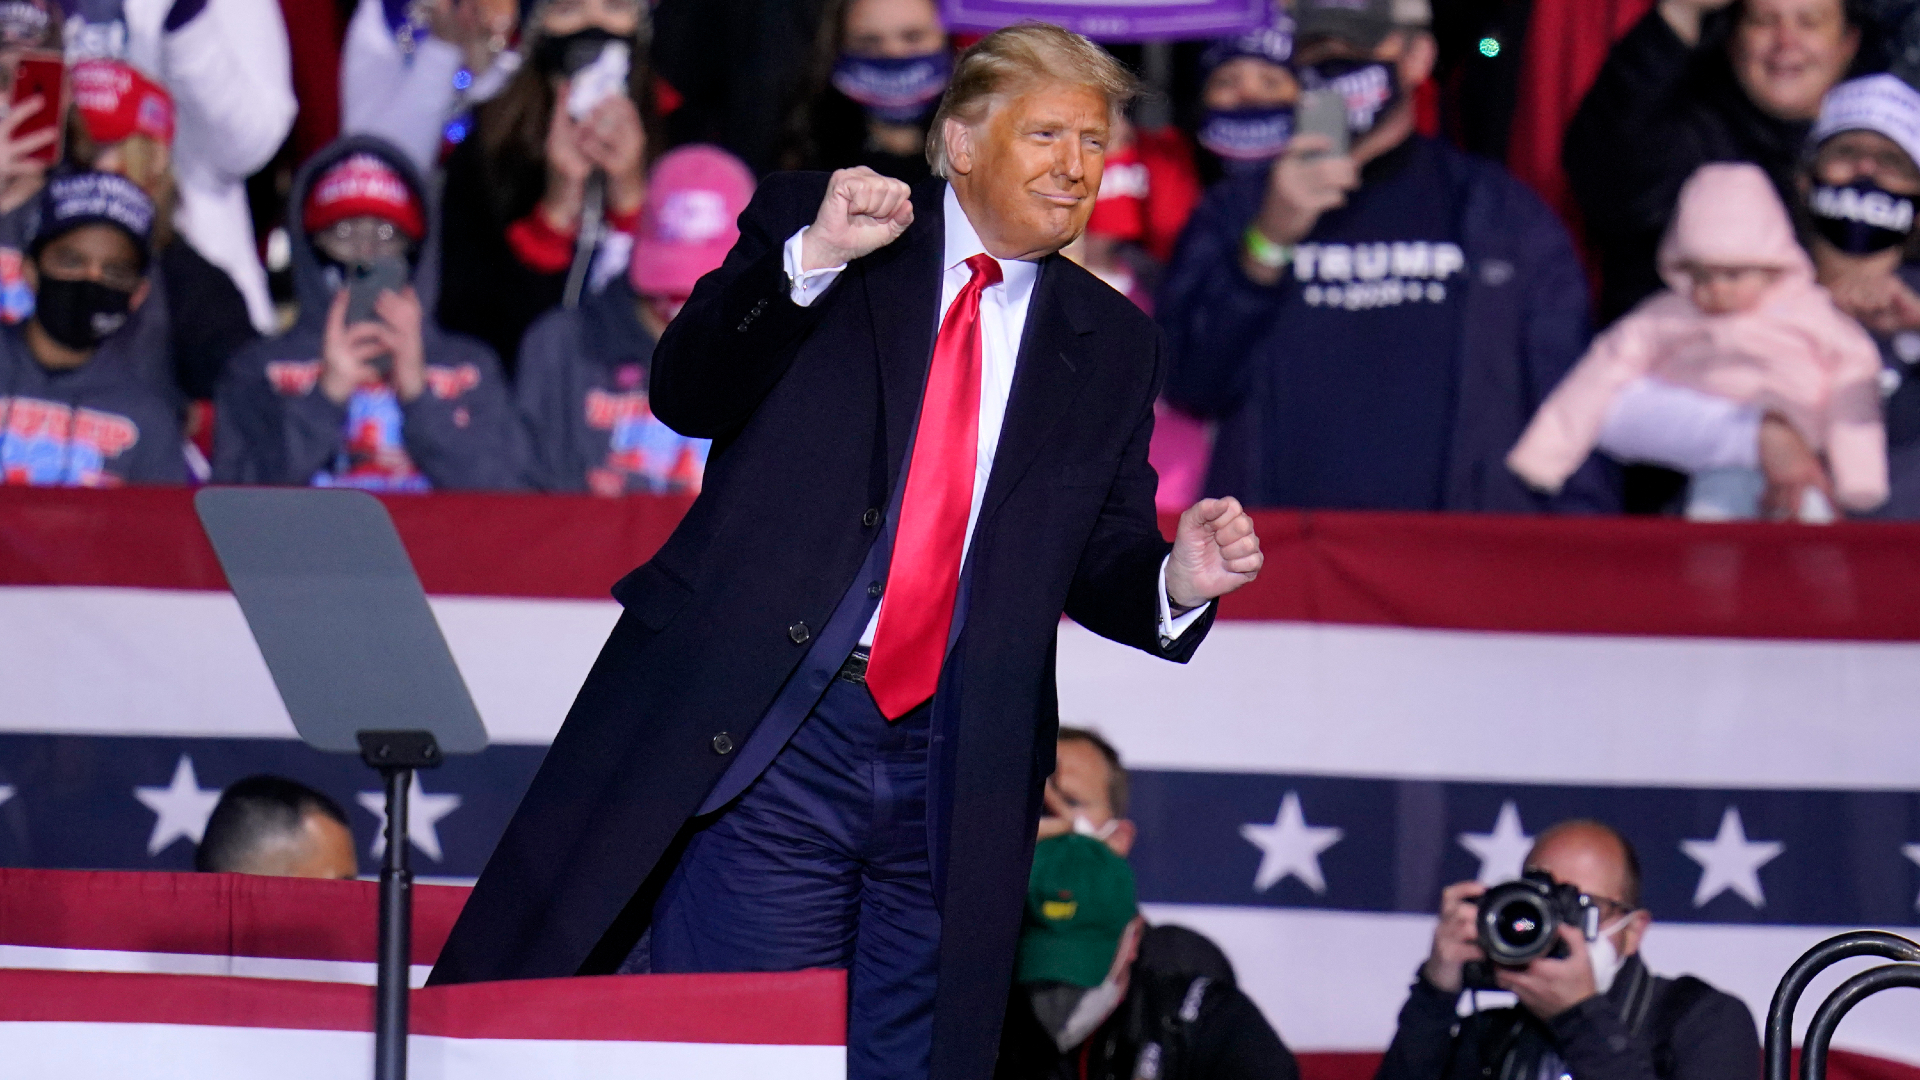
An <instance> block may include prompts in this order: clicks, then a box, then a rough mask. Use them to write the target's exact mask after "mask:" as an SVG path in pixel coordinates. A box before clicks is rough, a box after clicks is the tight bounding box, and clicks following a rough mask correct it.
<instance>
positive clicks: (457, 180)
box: [440, 0, 659, 375]
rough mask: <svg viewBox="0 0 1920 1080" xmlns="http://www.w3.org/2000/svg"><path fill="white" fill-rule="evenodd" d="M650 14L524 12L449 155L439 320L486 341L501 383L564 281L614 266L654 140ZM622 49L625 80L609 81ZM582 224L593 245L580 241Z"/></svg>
mask: <svg viewBox="0 0 1920 1080" xmlns="http://www.w3.org/2000/svg"><path fill="white" fill-rule="evenodd" d="M648 18H649V16H648V13H647V6H646V5H645V4H644V3H641V2H640V0H543V2H542V3H539V4H535V5H534V6H533V8H532V11H531V14H530V15H529V16H528V20H527V23H526V25H525V26H524V27H523V28H522V30H521V53H522V55H523V56H524V57H525V58H526V61H525V63H523V64H522V65H521V67H520V69H519V71H518V72H516V73H515V75H514V77H513V79H512V81H511V82H509V83H508V84H507V87H506V89H504V90H502V91H501V92H500V94H499V96H497V97H495V98H494V99H493V100H491V101H488V102H486V103H485V104H483V105H481V106H480V107H479V108H477V109H476V110H475V111H474V124H473V130H472V133H471V134H469V135H468V136H467V137H466V138H465V140H464V141H462V142H461V143H460V145H459V146H458V147H456V148H455V149H454V152H453V154H452V156H451V157H449V158H448V159H447V186H446V192H445V195H444V197H443V198H444V202H443V204H442V205H443V207H444V210H445V214H446V219H447V231H446V246H445V250H444V252H443V254H442V257H441V262H440V280H441V296H440V320H441V322H442V323H443V324H445V325H446V327H447V328H448V329H450V330H458V331H460V332H462V333H467V334H472V335H473V336H474V337H477V338H479V339H481V340H482V341H484V342H486V343H487V344H488V345H489V346H491V347H492V348H493V350H494V351H495V353H497V354H498V355H499V356H500V357H501V358H502V360H503V361H504V362H505V364H506V367H507V373H508V374H509V375H511V374H513V372H514V371H515V370H516V357H517V354H518V349H519V346H520V338H521V336H522V335H523V334H525V333H526V330H527V327H528V326H529V325H531V324H532V322H533V320H534V319H536V318H539V316H540V315H541V313H542V312H544V311H546V310H547V309H548V308H551V307H554V306H555V305H557V304H559V303H560V302H561V300H562V299H563V297H565V296H566V294H567V288H568V283H569V280H570V279H584V282H583V283H584V285H585V286H586V288H587V290H588V291H598V289H599V288H600V287H602V286H604V285H605V284H606V282H608V281H610V280H612V279H613V278H615V277H618V276H619V273H620V271H621V270H623V269H624V268H625V267H626V264H627V254H628V252H630V251H631V250H632V248H631V246H630V245H631V244H632V236H633V230H634V226H635V224H636V222H637V221H638V220H639V215H640V203H641V201H642V199H643V198H644V197H645V195H646V172H645V169H646V161H647V150H648V147H649V146H657V145H658V143H659V140H658V139H655V138H654V137H653V136H652V135H651V134H650V133H649V131H648V130H647V124H648V121H647V117H648V116H649V115H650V113H651V111H652V110H651V94H652V85H653V83H652V75H651V68H650V67H649V61H648V58H647V56H648V48H647V46H648V43H649V41H650V39H651V33H650V28H649V22H648ZM610 49H612V50H613V52H612V54H611V55H610V54H609V50H610ZM620 50H624V61H620V62H624V63H625V65H626V73H625V78H624V79H622V80H620V81H619V82H614V81H612V80H611V79H609V78H608V75H609V73H611V72H614V71H616V70H617V67H618V62H616V61H618V60H619V57H620ZM590 89H591V90H594V91H595V92H594V93H592V94H588V93H586V92H585V91H587V90H590ZM623 89H624V92H621V91H622V90H623ZM608 91H611V92H608ZM596 178H598V179H596ZM590 194H591V195H592V196H593V198H592V199H590V197H589V196H590ZM596 200H597V203H598V207H599V210H600V214H599V216H598V217H597V218H593V217H592V216H591V215H590V213H589V211H590V203H591V202H594V201H596ZM583 227H584V228H586V229H588V230H589V232H590V233H592V232H597V234H598V235H597V236H596V235H589V236H588V237H587V239H586V240H585V241H582V239H581V231H582V229H583ZM587 263H590V264H591V273H588V266H587V265H584V264H587Z"/></svg>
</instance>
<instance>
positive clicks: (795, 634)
mask: <svg viewBox="0 0 1920 1080" xmlns="http://www.w3.org/2000/svg"><path fill="white" fill-rule="evenodd" d="M787 636H788V637H790V638H792V639H793V643H794V644H795V645H805V644H806V643H807V641H808V640H809V639H811V638H812V637H813V631H811V630H809V629H807V624H806V623H803V622H797V623H794V624H793V625H792V626H789V627H787Z"/></svg>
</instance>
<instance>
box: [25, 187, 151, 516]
mask: <svg viewBox="0 0 1920 1080" xmlns="http://www.w3.org/2000/svg"><path fill="white" fill-rule="evenodd" d="M38 210H39V213H38V215H37V216H38V218H39V222H40V224H39V226H38V228H37V229H36V231H35V233H34V235H33V237H32V239H31V240H30V241H29V243H28V245H27V261H26V266H25V272H26V278H27V281H28V283H29V284H30V286H31V287H32V288H33V290H34V293H35V300H36V303H35V305H34V312H33V317H32V318H31V319H29V320H28V321H27V322H25V323H22V324H19V325H15V326H8V327H5V328H0V483H7V484H30V485H36V486H55V487H119V486H122V485H124V484H181V483H185V482H186V479H187V467H186V458H185V457H184V456H183V454H182V452H181V441H180V425H179V421H178V416H177V413H176V410H175V407H174V402H173V399H172V398H171V396H170V395H169V394H168V393H167V392H166V391H165V390H163V389H161V388H159V387H157V386H155V385H154V384H153V381H152V380H151V379H150V378H148V377H147V376H146V374H145V373H144V372H143V370H142V364H141V358H140V357H139V356H137V355H135V354H133V353H130V352H128V351H127V350H109V349H107V348H105V347H104V346H106V345H108V344H110V343H113V342H114V341H115V340H116V339H117V338H119V337H120V336H121V335H122V334H124V333H125V332H126V331H125V327H126V325H127V321H128V318H129V317H130V316H132V315H133V314H135V313H136V312H138V311H139V310H140V308H141V305H143V304H144V303H145V302H146V300H147V296H148V292H149V289H148V282H147V273H148V269H149V266H150V263H151V250H150V247H149V242H150V239H151V234H152V230H153V217H154V214H153V203H152V202H151V201H150V200H149V199H148V198H147V196H146V194H145V193H144V192H142V191H141V190H140V189H139V188H138V187H136V186H135V185H134V184H132V183H131V182H129V181H127V180H125V179H123V178H122V177H118V176H112V175H109V174H105V173H96V172H67V173H61V174H56V175H55V176H54V177H53V179H52V180H51V181H50V182H49V183H48V184H47V186H46V189H45V191H44V192H43V193H42V195H41V199H40V203H39V206H38Z"/></svg>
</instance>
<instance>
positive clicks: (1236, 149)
mask: <svg viewBox="0 0 1920 1080" xmlns="http://www.w3.org/2000/svg"><path fill="white" fill-rule="evenodd" d="M1199 138H1200V145H1201V146H1204V147H1206V148H1207V149H1208V150H1211V151H1213V152H1214V153H1215V154H1217V155H1219V156H1220V158H1221V160H1222V161H1224V162H1227V163H1229V167H1231V163H1236V162H1252V163H1255V164H1265V163H1266V162H1269V161H1272V160H1273V159H1274V158H1277V157H1279V156H1280V155H1281V154H1282V153H1284V152H1285V151H1286V149H1287V144H1288V143H1289V142H1292V141H1293V106H1291V105H1280V106H1274V107H1271V108H1253V109H1208V110H1207V115H1206V119H1205V120H1203V121H1202V122H1201V124H1200V135H1199Z"/></svg>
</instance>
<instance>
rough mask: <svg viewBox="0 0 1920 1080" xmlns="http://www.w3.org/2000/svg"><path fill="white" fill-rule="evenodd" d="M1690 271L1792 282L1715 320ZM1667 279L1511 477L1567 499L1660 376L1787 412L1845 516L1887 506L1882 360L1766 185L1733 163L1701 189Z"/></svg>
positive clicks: (1614, 333)
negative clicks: (1772, 275) (1610, 431)
mask: <svg viewBox="0 0 1920 1080" xmlns="http://www.w3.org/2000/svg"><path fill="white" fill-rule="evenodd" d="M1687 263H1697V264H1702V265H1706V266H1777V267H1780V268H1781V270H1782V271H1783V273H1782V274H1781V275H1780V279H1779V280H1778V281H1777V282H1775V283H1774V285H1773V287H1772V288H1770V289H1769V290H1768V291H1767V292H1766V293H1765V294H1764V295H1763V297H1762V298H1761V301H1760V303H1759V304H1757V305H1756V306H1755V307H1754V308H1753V309H1752V310H1750V311H1743V312H1735V313H1732V314H1727V315H1708V314H1706V313H1704V312H1702V311H1701V310H1700V309H1699V308H1697V307H1695V306H1694V305H1693V301H1692V300H1691V299H1689V297H1690V296H1691V294H1692V282H1691V281H1690V280H1689V278H1688V276H1687V275H1686V274H1685V273H1684V272H1683V271H1682V269H1681V267H1682V266H1684V265H1685V264H1687ZM1660 274H1661V276H1662V277H1664V278H1665V279H1666V281H1667V285H1668V291H1666V292H1662V293H1659V294H1658V295H1655V296H1653V297H1651V298H1649V299H1648V300H1646V301H1645V302H1644V303H1642V304H1641V305H1640V306H1639V307H1637V308H1635V309H1634V310H1633V311H1632V312H1630V313H1628V314H1627V315H1626V316H1625V317H1624V318H1622V319H1621V320H1620V321H1619V322H1617V323H1615V324H1614V325H1613V326H1612V327H1611V328H1610V329H1608V330H1607V332H1606V333H1604V334H1602V335H1600V337H1599V338H1597V339H1596V340H1595V341H1594V343H1593V346H1592V347H1591V348H1590V349H1588V350H1587V354H1586V355H1585V356H1583V357H1581V359H1580V363H1579V364H1577V365H1575V367H1574V369H1573V370H1572V371H1571V372H1569V373H1568V375H1567V377H1566V378H1565V379H1564V380H1562V381H1561V383H1560V385H1559V386H1557V387H1555V388H1554V391H1553V393H1552V394H1550V395H1548V396H1547V400H1546V401H1545V402H1544V403H1542V404H1541V406H1540V411H1539V412H1538V413H1535V414H1534V417H1533V422H1532V423H1531V424H1529V425H1527V430H1526V433H1525V434H1523V435H1522V436H1521V437H1520V442H1519V444H1518V445H1516V446H1515V447H1514V448H1513V452H1512V453H1511V454H1508V455H1507V467H1508V468H1510V469H1512V470H1513V471H1514V472H1515V473H1518V474H1519V475H1520V476H1521V477H1522V478H1523V479H1525V480H1526V481H1527V482H1528V483H1529V484H1532V485H1533V486H1534V487H1536V488H1539V489H1541V490H1545V491H1557V490H1559V488H1560V485H1561V484H1563V483H1565V482H1566V479H1567V477H1568V476H1569V475H1571V474H1572V472H1573V471H1574V470H1575V469H1577V468H1579V467H1580V463H1581V462H1583V461H1585V460H1586V458H1587V454H1588V453H1589V452H1590V451H1591V450H1592V449H1593V446H1594V443H1595V441H1596V440H1597V439H1598V438H1599V433H1600V427H1601V424H1602V423H1603V422H1604V421H1605V419H1606V416H1607V411H1608V409H1609V408H1611V407H1612V405H1613V401H1614V398H1615V397H1616V396H1617V395H1618V394H1619V393H1620V391H1621V389H1622V388H1624V387H1625V386H1626V385H1627V384H1628V383H1630V382H1633V381H1634V380H1636V379H1639V378H1641V377H1642V376H1652V377H1654V378H1657V379H1661V380H1664V381H1666V382H1670V383H1675V384H1677V385H1680V386H1688V387H1692V388H1694V389H1697V390H1702V391H1705V392H1706V393H1709V394H1714V395H1716V396H1719V397H1724V398H1729V399H1731V400H1734V401H1738V402H1741V403H1743V404H1751V405H1757V406H1759V407H1761V408H1764V409H1769V410H1773V411H1776V412H1778V413H1780V414H1781V415H1782V416H1783V417H1785V418H1786V419H1787V421H1788V422H1789V423H1791V424H1793V426H1794V427H1795V428H1796V429H1798V430H1799V432H1800V434H1801V435H1802V436H1804V437H1805V438H1806V440H1807V442H1808V443H1809V444H1810V445H1812V446H1813V447H1814V448H1815V449H1824V450H1825V451H1826V455H1827V463H1828V467H1829V468H1830V469H1831V470H1832V472H1833V484H1834V495H1835V497H1836V499H1837V500H1838V502H1839V503H1840V504H1841V505H1842V506H1844V507H1846V508H1847V509H1849V510H1870V509H1872V508H1874V507H1876V506H1878V505H1880V504H1881V503H1883V502H1885V501H1886V499H1887V439H1886V429H1885V428H1884V427H1883V426H1882V424H1881V420H1880V391H1879V377H1880V354H1879V350H1878V349H1877V348H1876V347H1875V345H1874V343H1873V339H1872V338H1870V337H1868V336H1867V332H1866V331H1865V330H1863V329H1861V328H1860V325H1859V324H1858V323H1856V322H1854V321H1853V319H1852V318H1850V317H1849V316H1848V315H1847V314H1846V313H1845V312H1842V311H1841V310H1840V309H1839V308H1837V307H1835V306H1834V305H1833V301H1832V299H1831V298H1830V297H1828V295H1827V291H1826V290H1825V289H1823V288H1821V287H1820V286H1819V285H1818V284H1816V283H1815V282H1814V279H1813V263H1812V262H1811V261H1810V260H1809V259H1808V258H1807V254H1806V252H1805V251H1802V250H1801V248H1800V245H1799V244H1798V243H1797V242H1795V240H1794V235H1793V226H1792V224H1791V223H1790V222H1789V221H1788V220H1787V211H1786V208H1785V207H1784V206H1782V205H1780V198H1779V196H1778V195H1776V194H1775V193H1774V190H1773V184H1772V183H1771V182H1770V181H1769V180H1768V179H1767V175H1766V173H1764V172H1762V171H1760V169H1759V168H1758V167H1756V166H1753V165H1735V164H1722V165H1703V166H1701V167H1700V169H1699V171H1698V172H1695V173H1694V174H1693V176H1691V177H1689V178H1688V180H1687V183H1686V186H1685V187H1683V188H1681V189H1680V204H1679V209H1678V210H1677V211H1676V213H1675V214H1674V219H1673V225H1672V227H1671V228H1669V229H1668V230H1667V235H1666V238H1665V239H1664V240H1663V241H1661V244H1660Z"/></svg>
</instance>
